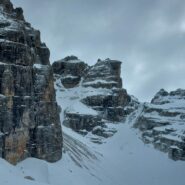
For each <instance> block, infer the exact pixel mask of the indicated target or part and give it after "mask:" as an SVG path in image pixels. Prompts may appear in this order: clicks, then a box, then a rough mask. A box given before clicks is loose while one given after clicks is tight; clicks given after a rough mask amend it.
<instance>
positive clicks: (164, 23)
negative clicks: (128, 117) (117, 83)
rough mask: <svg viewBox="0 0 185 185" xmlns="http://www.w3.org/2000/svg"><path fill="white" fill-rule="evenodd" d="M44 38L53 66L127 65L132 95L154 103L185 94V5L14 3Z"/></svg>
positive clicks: (76, 0) (178, 1) (102, 0)
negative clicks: (75, 61)
mask: <svg viewBox="0 0 185 185" xmlns="http://www.w3.org/2000/svg"><path fill="white" fill-rule="evenodd" d="M12 2H13V3H14V5H15V6H22V7H23V8H24V10H25V17H26V19H27V20H28V21H29V22H31V23H32V25H33V26H34V27H36V28H38V29H40V30H41V32H42V40H43V41H45V42H46V43H47V45H48V47H49V48H50V50H51V62H53V61H54V60H58V59H60V58H63V57H65V56H66V55H70V54H74V55H77V56H78V57H79V58H81V59H82V60H85V61H86V62H88V63H89V64H93V63H95V61H96V60H97V59H98V58H103V59H104V58H108V57H109V58H114V59H119V60H122V61H123V67H122V68H123V70H122V75H123V82H124V83H123V84H124V87H125V88H127V89H128V92H129V93H131V94H134V95H135V96H137V97H138V98H139V99H140V100H142V101H146V100H147V101H148V100H150V99H151V98H152V96H153V95H154V94H155V93H156V92H157V91H158V90H159V88H162V87H163V88H165V89H167V90H173V89H176V88H179V87H181V88H184V79H185V72H184V71H185V62H184V59H185V44H184V40H185V1H184V0H175V1H174V0H114V1H112V0H52V1H51V0H26V1H25V0H12Z"/></svg>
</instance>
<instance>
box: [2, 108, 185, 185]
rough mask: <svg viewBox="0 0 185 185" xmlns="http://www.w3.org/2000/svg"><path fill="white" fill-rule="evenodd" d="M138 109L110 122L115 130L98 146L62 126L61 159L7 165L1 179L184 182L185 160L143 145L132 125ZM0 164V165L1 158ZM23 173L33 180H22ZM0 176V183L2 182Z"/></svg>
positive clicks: (71, 183)
mask: <svg viewBox="0 0 185 185" xmlns="http://www.w3.org/2000/svg"><path fill="white" fill-rule="evenodd" d="M141 111H142V107H140V108H139V109H138V110H137V111H135V112H133V113H132V114H131V115H130V116H129V117H128V118H127V120H126V122H125V123H120V124H116V125H114V124H112V127H114V128H115V129H116V130H117V133H116V134H115V135H114V136H113V137H111V138H108V139H106V140H105V142H104V143H102V144H101V145H99V144H95V143H92V142H91V141H90V140H89V139H88V136H85V137H84V136H82V135H79V134H77V133H76V132H74V131H72V130H71V129H69V128H66V127H64V126H63V132H64V150H65V151H64V154H63V159H62V160H61V161H59V162H56V163H53V164H51V163H47V162H45V161H41V160H38V159H27V160H25V161H23V162H21V163H20V164H19V165H17V166H16V167H12V166H10V165H7V164H6V165H4V166H3V172H4V173H6V175H7V174H8V175H7V176H8V177H9V178H3V179H8V183H9V184H8V183H7V184H8V185H13V182H12V181H10V180H9V179H11V178H15V177H16V176H18V177H19V176H20V179H21V180H20V181H19V182H20V183H19V184H20V185H22V184H26V183H28V184H29V183H31V184H39V185H40V184H41V183H44V184H50V185H76V184H78V185H87V184H88V185H138V184H139V185H184V181H185V178H184V171H185V162H182V161H173V160H171V159H169V158H168V157H167V156H166V155H165V154H164V153H162V152H160V151H158V150H154V149H153V146H152V145H146V144H144V143H143V142H142V140H141V139H140V132H139V131H137V130H136V129H134V128H133V124H134V123H135V119H137V117H138V116H139V115H140V114H141ZM0 163H1V165H0V166H2V165H3V164H4V161H1V162H0ZM1 169H2V168H1ZM11 169H14V170H12V172H11V173H9V171H11ZM17 174H19V175H17ZM24 176H31V177H32V178H33V179H35V180H34V181H30V180H25V179H24ZM3 179H2V178H0V184H3V185H4V184H5V183H4V182H5V180H4V181H3ZM18 179H19V178H18ZM25 181H26V183H25ZM14 182H16V180H14ZM21 183H22V184H21Z"/></svg>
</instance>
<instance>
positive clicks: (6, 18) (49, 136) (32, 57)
mask: <svg viewBox="0 0 185 185" xmlns="http://www.w3.org/2000/svg"><path fill="white" fill-rule="evenodd" d="M61 155H62V132H61V125H60V119H59V109H58V105H57V103H56V99H55V90H54V83H53V71H52V68H51V66H50V64H49V49H48V48H47V47H46V45H45V44H44V43H41V40H40V32H39V31H38V30H35V29H33V28H32V27H31V26H30V24H29V23H27V22H25V20H24V16H23V11H22V9H21V8H16V9H14V8H13V5H12V3H11V2H10V1H9V0H0V156H1V157H3V158H5V159H6V160H8V161H9V162H11V163H13V164H15V163H17V162H18V161H20V160H23V159H25V158H26V157H29V156H32V157H37V158H40V159H45V160H47V161H50V162H54V161H57V160H59V159H60V158H61Z"/></svg>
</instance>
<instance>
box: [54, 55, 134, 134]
mask: <svg viewBox="0 0 185 185" xmlns="http://www.w3.org/2000/svg"><path fill="white" fill-rule="evenodd" d="M79 65H82V66H83V67H81V68H80V67H78V66H79ZM120 67H121V62H120V61H116V60H110V59H106V60H104V61H101V60H98V62H97V63H96V64H95V65H93V66H91V67H89V66H88V65H87V64H85V63H84V62H81V60H79V59H78V58H77V57H74V56H71V57H66V58H65V59H63V60H61V61H58V62H56V63H54V64H53V71H54V72H55V73H56V75H55V77H56V89H57V95H58V97H60V99H58V102H61V106H62V109H63V113H64V121H63V124H64V125H65V126H68V127H70V128H72V129H73V130H75V131H77V132H82V131H83V133H84V130H86V132H90V131H92V133H93V134H97V135H101V136H103V137H109V136H112V135H113V133H114V132H112V131H110V130H109V129H106V124H107V123H108V122H119V121H121V120H123V119H124V117H125V116H126V115H127V114H128V111H126V109H124V108H125V107H126V106H128V104H129V103H130V102H131V98H130V96H129V95H128V94H127V91H126V90H125V89H123V88H122V79H121V77H120ZM69 76H70V77H71V78H73V77H74V76H78V77H79V79H80V81H79V82H78V83H72V84H73V85H72V86H71V83H67V84H65V83H64V79H67V78H68V77H69ZM65 82H67V81H65ZM69 86H70V87H71V88H68V87H69ZM66 87H67V88H66ZM65 102H66V103H65ZM64 104H66V107H63V106H64ZM94 128H101V129H94Z"/></svg>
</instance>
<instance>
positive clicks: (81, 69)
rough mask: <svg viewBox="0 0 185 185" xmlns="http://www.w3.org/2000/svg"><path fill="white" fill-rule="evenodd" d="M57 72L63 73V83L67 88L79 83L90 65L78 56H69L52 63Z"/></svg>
mask: <svg viewBox="0 0 185 185" xmlns="http://www.w3.org/2000/svg"><path fill="white" fill-rule="evenodd" d="M52 67H53V71H54V73H55V74H59V75H61V83H62V84H63V86H64V87H65V88H73V87H75V86H76V85H78V84H79V83H80V81H81V78H82V77H83V76H84V74H85V70H86V69H87V68H88V65H87V64H85V63H84V62H83V61H81V60H79V59H78V58H77V57H76V56H68V57H65V58H64V59H62V60H59V61H56V62H54V63H53V64H52Z"/></svg>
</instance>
